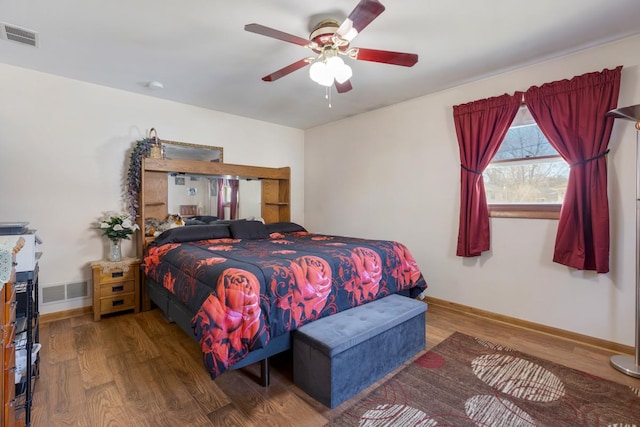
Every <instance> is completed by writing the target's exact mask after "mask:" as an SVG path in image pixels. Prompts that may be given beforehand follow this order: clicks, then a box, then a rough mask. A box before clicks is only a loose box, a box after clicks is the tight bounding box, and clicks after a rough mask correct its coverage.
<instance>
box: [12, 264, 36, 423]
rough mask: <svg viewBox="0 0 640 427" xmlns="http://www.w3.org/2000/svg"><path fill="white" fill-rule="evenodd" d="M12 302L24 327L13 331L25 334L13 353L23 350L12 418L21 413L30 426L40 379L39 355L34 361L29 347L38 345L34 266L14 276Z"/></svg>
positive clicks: (19, 321)
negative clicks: (23, 362)
mask: <svg viewBox="0 0 640 427" xmlns="http://www.w3.org/2000/svg"><path fill="white" fill-rule="evenodd" d="M16 300H17V301H18V306H17V307H16V318H17V320H16V323H17V324H18V325H24V326H23V327H22V330H19V329H16V336H18V335H19V334H20V335H21V334H22V333H23V332H24V333H25V335H26V340H25V343H24V345H22V344H20V343H17V344H18V345H17V346H16V351H18V350H20V349H23V348H24V350H25V351H26V373H25V375H24V376H23V377H22V378H21V379H20V382H19V383H18V384H16V417H17V418H22V417H21V415H22V413H21V411H22V410H24V422H25V426H27V427H28V426H30V425H31V405H32V404H33V392H34V389H35V385H36V380H37V379H38V377H39V376H40V353H37V355H36V360H32V359H33V357H32V352H33V346H34V344H35V343H38V342H40V327H39V317H40V310H39V305H38V301H39V300H38V264H36V267H35V269H34V270H33V271H25V272H19V273H16Z"/></svg>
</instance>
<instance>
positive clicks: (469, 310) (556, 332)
mask: <svg viewBox="0 0 640 427" xmlns="http://www.w3.org/2000/svg"><path fill="white" fill-rule="evenodd" d="M425 299H426V301H427V304H430V305H435V306H439V307H444V308H447V309H450V310H455V311H458V312H461V313H465V314H469V315H473V316H478V317H484V318H486V319H489V320H494V321H496V322H502V323H506V324H509V325H512V326H517V327H520V328H525V329H530V330H533V331H536V332H542V333H545V334H548V335H553V336H556V337H560V338H564V339H568V340H572V341H576V342H579V343H581V344H586V345H590V346H593V347H599V348H603V349H605V350H609V351H613V352H616V353H625V354H634V353H635V349H634V348H633V347H632V346H628V345H624V344H619V343H616V342H613V341H607V340H603V339H600V338H595V337H591V336H589V335H582V334H578V333H575V332H571V331H566V330H564V329H559V328H554V327H551V326H546V325H541V324H540V323H534V322H529V321H527V320H521V319H517V318H515V317H510V316H505V315H502V314H497V313H493V312H490V311H486V310H481V309H478V308H475V307H470V306H467V305H462V304H458V303H455V302H450V301H446V300H442V299H438V298H433V297H429V296H428V297H426V298H425Z"/></svg>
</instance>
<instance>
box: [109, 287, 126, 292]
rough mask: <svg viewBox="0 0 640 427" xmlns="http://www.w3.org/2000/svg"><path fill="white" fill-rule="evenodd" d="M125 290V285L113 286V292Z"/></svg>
mask: <svg viewBox="0 0 640 427" xmlns="http://www.w3.org/2000/svg"><path fill="white" fill-rule="evenodd" d="M122 291H124V285H118V286H112V287H111V292H122Z"/></svg>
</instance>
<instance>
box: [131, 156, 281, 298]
mask: <svg viewBox="0 0 640 427" xmlns="http://www.w3.org/2000/svg"><path fill="white" fill-rule="evenodd" d="M169 173H184V174H192V175H214V176H234V177H240V178H253V179H259V180H260V181H261V188H262V197H261V200H262V202H261V213H262V218H263V219H264V222H265V223H267V224H268V223H273V222H280V221H290V220H291V209H290V207H289V202H290V177H291V169H290V168H289V167H283V168H268V167H260V166H246V165H232V164H228V163H216V162H205V161H197V160H180V159H174V160H171V159H152V158H145V159H142V179H141V182H140V195H139V200H138V203H139V210H138V214H139V216H138V225H139V226H140V229H141V230H143V233H142V237H141V238H140V239H137V242H136V249H137V254H138V256H139V257H142V255H143V252H144V249H145V248H146V246H147V244H148V243H149V242H151V241H153V239H154V238H153V237H145V236H144V229H145V227H144V220H145V218H159V219H164V218H166V217H167V215H168V214H169V212H168V186H167V185H168V181H169ZM142 288H143V289H142V290H141V294H142V298H141V300H142V309H143V310H149V309H150V300H149V299H148V298H147V297H146V295H145V294H146V292H145V289H144V282H143V284H142Z"/></svg>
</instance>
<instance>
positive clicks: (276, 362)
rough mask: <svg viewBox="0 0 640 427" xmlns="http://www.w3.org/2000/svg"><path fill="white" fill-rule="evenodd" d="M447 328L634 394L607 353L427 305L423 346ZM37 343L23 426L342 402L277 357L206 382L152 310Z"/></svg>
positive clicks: (85, 319) (242, 416)
mask: <svg viewBox="0 0 640 427" xmlns="http://www.w3.org/2000/svg"><path fill="white" fill-rule="evenodd" d="M455 331H459V332H463V333H466V334H469V335H474V336H477V337H481V338H484V339H487V340H489V341H492V342H495V343H499V344H504V345H508V346H510V347H513V348H516V349H518V350H521V351H524V352H526V353H529V354H533V355H536V356H538V357H543V358H545V359H549V360H552V361H554V362H557V363H561V364H564V365H566V366H570V367H573V368H576V369H581V370H584V371H588V372H590V373H592V374H593V375H597V376H600V377H604V378H607V379H609V380H612V381H616V382H619V383H622V384H627V385H631V386H635V387H640V380H638V379H635V378H631V377H628V376H626V375H623V374H621V373H619V372H618V371H616V370H614V369H613V368H611V367H610V365H609V357H610V355H611V352H609V351H606V350H603V349H600V348H597V347H593V346H589V345H583V344H580V343H577V342H574V341H570V340H566V339H560V338H556V337H553V336H550V335H547V334H543V333H540V332H535V331H531V330H527V329H524V328H520V327H514V326H510V325H508V324H505V323H501V322H497V321H493V320H488V319H485V318H481V317H478V316H474V315H469V314H463V313H460V312H457V311H454V310H451V309H449V308H446V307H439V306H434V305H431V306H430V307H429V310H428V311H427V347H428V348H431V347H433V346H434V345H436V344H438V343H439V342H440V341H442V340H444V339H445V338H446V337H448V336H449V335H450V334H451V333H453V332H455ZM40 341H41V343H42V350H41V351H40V355H41V365H40V378H39V379H38V381H37V383H36V388H35V394H34V405H33V411H32V425H33V426H47V427H50V426H67V425H68V426H100V427H103V426H153V427H156V426H171V427H176V426H218V425H219V426H260V427H262V426H278V427H280V426H322V425H324V424H325V423H326V422H327V421H328V420H329V419H331V418H333V417H335V416H336V415H337V414H339V413H340V412H341V411H342V410H344V408H346V407H348V406H349V405H350V403H351V401H349V402H346V403H344V404H343V405H341V406H339V407H337V408H335V409H333V410H330V409H328V408H326V407H324V406H322V405H321V404H319V403H317V402H316V401H315V400H313V399H312V398H310V397H309V396H307V395H306V394H305V393H304V392H303V391H301V390H300V389H298V388H297V387H296V386H295V385H293V383H292V378H291V376H292V375H291V365H290V360H289V355H286V354H285V355H284V356H282V357H280V356H279V357H276V358H274V359H273V360H272V372H271V386H269V387H268V388H263V387H261V386H260V385H258V383H257V382H256V381H255V377H256V376H257V375H258V374H259V366H258V365H253V366H251V367H248V368H245V369H242V370H239V371H231V372H228V373H225V374H224V375H221V376H220V377H219V378H217V379H216V380H215V381H212V380H211V379H210V378H209V375H208V374H207V372H206V371H205V368H204V366H203V364H202V361H201V358H200V350H199V347H198V345H197V344H196V343H195V342H194V341H193V340H191V339H190V338H189V337H187V335H186V334H185V333H184V332H182V330H181V329H180V328H179V327H178V326H176V325H175V324H169V323H167V322H166V321H165V320H164V318H163V317H162V315H161V314H160V312H159V311H158V310H157V309H156V310H152V311H150V312H144V313H140V314H124V315H120V316H113V317H106V318H103V319H102V321H100V322H94V321H93V317H92V315H91V314H86V315H83V316H79V317H75V318H71V319H63V320H57V321H53V322H50V323H44V324H42V325H41V331H40ZM392 374H393V373H392ZM392 374H390V375H388V376H387V377H389V376H391V375H392ZM383 380H384V379H383ZM383 380H381V381H383ZM379 382H380V381H379ZM376 385H377V384H376ZM376 385H374V386H372V387H370V388H373V387H375V386H376ZM356 398H357V397H356Z"/></svg>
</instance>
